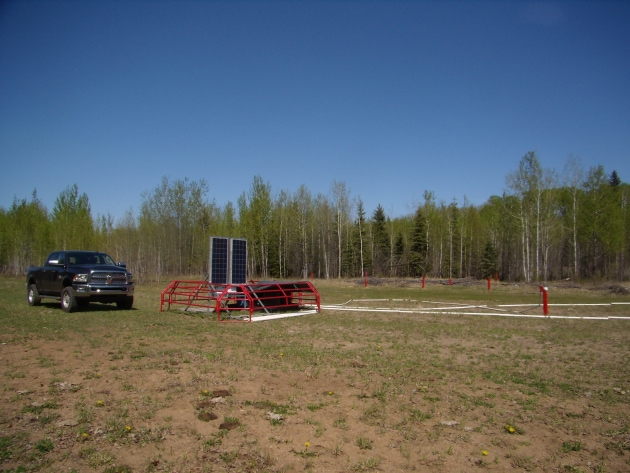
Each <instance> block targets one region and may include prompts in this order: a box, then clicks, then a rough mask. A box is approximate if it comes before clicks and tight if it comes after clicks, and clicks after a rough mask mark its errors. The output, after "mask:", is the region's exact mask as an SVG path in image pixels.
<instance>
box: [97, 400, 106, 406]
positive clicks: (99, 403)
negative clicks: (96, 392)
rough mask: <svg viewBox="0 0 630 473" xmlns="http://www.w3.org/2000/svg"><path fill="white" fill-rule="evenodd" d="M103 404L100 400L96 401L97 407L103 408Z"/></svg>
mask: <svg viewBox="0 0 630 473" xmlns="http://www.w3.org/2000/svg"><path fill="white" fill-rule="evenodd" d="M103 404H104V403H103V401H101V400H100V399H99V400H98V401H96V405H97V406H99V407H100V406H102V405H103Z"/></svg>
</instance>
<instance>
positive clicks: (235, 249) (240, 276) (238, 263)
mask: <svg viewBox="0 0 630 473" xmlns="http://www.w3.org/2000/svg"><path fill="white" fill-rule="evenodd" d="M230 246H231V249H230V254H231V255H230V256H231V257H230V259H231V267H230V276H229V278H230V282H231V283H232V284H245V283H246V282H247V240H245V239H241V238H232V239H230Z"/></svg>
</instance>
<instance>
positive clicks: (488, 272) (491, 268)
mask: <svg viewBox="0 0 630 473" xmlns="http://www.w3.org/2000/svg"><path fill="white" fill-rule="evenodd" d="M480 269H481V276H482V277H483V278H491V277H493V276H494V274H495V273H496V272H498V270H499V253H498V251H497V249H496V247H495V246H494V245H493V244H492V242H490V241H489V242H487V243H486V247H485V248H484V250H483V257H482V259H481V265H480Z"/></svg>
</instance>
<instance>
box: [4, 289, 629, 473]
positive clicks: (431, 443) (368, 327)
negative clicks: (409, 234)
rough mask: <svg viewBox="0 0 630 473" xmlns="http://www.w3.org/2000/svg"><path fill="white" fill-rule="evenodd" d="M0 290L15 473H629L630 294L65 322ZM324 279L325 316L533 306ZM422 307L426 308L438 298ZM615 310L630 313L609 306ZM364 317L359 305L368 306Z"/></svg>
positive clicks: (152, 311)
mask: <svg viewBox="0 0 630 473" xmlns="http://www.w3.org/2000/svg"><path fill="white" fill-rule="evenodd" d="M0 281H2V285H3V288H2V291H0V302H1V305H0V323H1V327H2V331H1V334H0V342H1V345H0V357H1V360H2V371H1V376H2V397H3V399H2V410H1V415H0V471H1V472H26V471H45V472H72V471H76V472H84V471H85V472H106V473H113V472H132V471H133V472H158V471H164V472H181V473H184V472H211V471H216V472H263V471H266V472H302V471H312V472H329V471H330V472H345V471H351V472H352V471H385V472H395V471H401V472H402V471H418V472H425V471H426V472H429V471H430V472H435V471H438V472H449V473H450V472H470V471H476V470H480V471H483V470H493V471H501V472H504V471H540V472H543V471H544V472H575V473H577V472H591V471H593V472H602V473H603V472H626V471H630V461H629V459H630V456H629V455H628V454H629V453H630V409H629V407H630V376H629V375H630V359H629V355H630V351H629V349H628V347H629V346H630V345H629V341H630V320H622V319H614V318H610V319H606V320H588V318H590V317H593V316H604V317H610V316H618V317H623V316H629V315H630V306H628V305H626V304H627V303H628V302H630V297H629V296H627V295H622V294H621V293H623V291H620V290H618V289H619V288H618V287H609V286H607V285H600V286H585V287H576V286H575V285H571V286H569V285H564V286H562V285H558V286H553V285H552V287H550V288H549V289H550V303H551V304H575V303H581V304H602V305H590V306H569V305H563V306H553V305H552V306H551V308H550V312H551V314H552V315H556V314H557V315H565V316H579V317H584V318H586V319H584V318H582V319H569V318H567V319H548V318H515V317H492V316H469V315H444V314H442V315H440V314H438V313H435V314H433V313H432V314H410V313H407V314H405V313H380V312H368V311H367V310H366V311H356V312H345V311H340V310H329V309H327V310H323V311H322V312H321V313H319V314H314V315H307V316H303V317H296V318H290V319H280V320H273V321H265V322H258V323H252V324H247V323H230V324H220V323H217V322H216V320H215V319H214V317H212V316H211V315H210V314H199V313H184V312H182V311H181V310H175V309H174V310H171V311H168V312H160V310H159V306H160V304H159V301H160V292H161V290H162V289H163V288H164V287H166V285H167V282H164V283H163V284H152V285H141V286H138V287H137V288H136V300H135V304H134V309H133V310H131V311H118V310H116V309H115V307H114V306H105V305H99V304H92V305H90V308H89V310H87V311H84V312H78V313H72V314H67V313H65V312H63V311H62V310H61V309H60V307H59V305H58V304H57V303H56V302H55V303H53V302H50V303H45V304H43V305H42V306H39V307H29V306H27V304H26V291H25V287H24V281H23V280H22V279H13V278H3V279H0ZM378 283H379V284H378V285H375V284H371V285H370V286H369V287H367V288H364V287H363V285H362V283H361V281H345V282H327V281H315V285H316V287H317V288H318V290H319V291H320V294H321V297H322V303H323V304H326V305H331V304H340V303H344V302H346V301H348V300H355V301H358V300H365V299H381V301H378V302H364V303H362V304H364V305H366V307H367V306H368V305H369V304H372V305H378V306H379V307H381V306H383V305H388V304H389V305H392V306H394V305H396V304H400V303H399V302H396V301H394V299H396V300H398V299H404V300H406V301H410V300H412V301H417V302H405V304H406V306H413V307H432V306H434V304H436V303H461V304H471V305H499V304H534V306H533V307H532V308H531V309H528V310H527V312H526V313H527V314H532V315H536V314H542V310H541V308H540V307H537V306H536V304H538V303H539V302H540V295H539V291H538V288H537V286H535V285H529V286H528V285H508V284H495V285H494V286H493V288H492V290H491V291H488V290H487V288H486V283H485V281H482V282H478V283H475V284H455V285H454V286H448V285H444V284H436V283H435V282H430V283H429V284H428V286H427V288H426V289H420V287H419V286H418V284H417V283H410V282H405V281H394V282H387V283H385V282H383V281H380V282H378ZM423 301H424V302H423ZM612 302H621V303H626V304H617V305H604V304H609V303H612ZM357 303H358V302H357Z"/></svg>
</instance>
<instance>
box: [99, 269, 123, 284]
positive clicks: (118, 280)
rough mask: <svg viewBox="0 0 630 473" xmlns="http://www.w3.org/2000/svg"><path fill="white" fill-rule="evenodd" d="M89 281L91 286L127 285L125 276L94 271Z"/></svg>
mask: <svg viewBox="0 0 630 473" xmlns="http://www.w3.org/2000/svg"><path fill="white" fill-rule="evenodd" d="M90 280H91V281H92V283H93V284H127V275H126V274H125V273H122V272H118V273H112V272H109V271H95V272H93V273H92V277H91V279H90Z"/></svg>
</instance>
